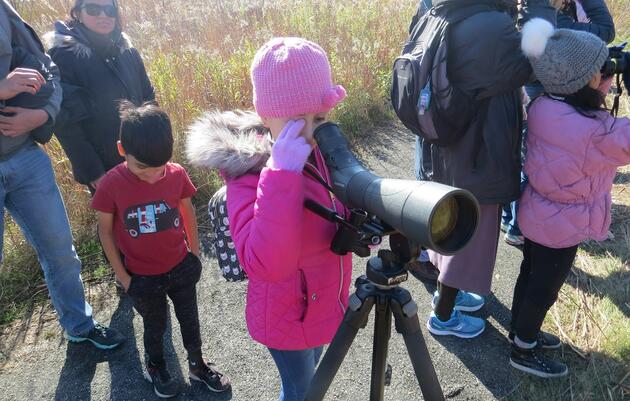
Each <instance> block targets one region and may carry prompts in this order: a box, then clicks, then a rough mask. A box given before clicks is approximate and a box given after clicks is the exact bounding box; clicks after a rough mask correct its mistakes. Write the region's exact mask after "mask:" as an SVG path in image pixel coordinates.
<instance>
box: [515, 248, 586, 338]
mask: <svg viewBox="0 0 630 401" xmlns="http://www.w3.org/2000/svg"><path fill="white" fill-rule="evenodd" d="M577 249H578V245H575V246H572V247H569V248H560V249H554V248H548V247H546V246H544V245H540V244H538V243H536V242H533V241H530V240H529V239H527V238H525V245H524V248H523V262H522V263H521V273H520V274H519V276H518V279H517V280H516V286H515V287H514V298H513V300H512V324H511V326H512V331H513V332H515V333H516V335H517V336H518V338H520V339H521V340H523V341H525V342H528V343H533V342H534V341H536V336H537V335H538V332H539V331H540V328H541V326H542V324H543V321H544V320H545V316H546V315H547V312H548V311H549V308H551V306H552V305H553V304H554V303H555V302H556V300H557V299H558V293H559V292H560V288H562V284H564V281H565V280H566V278H567V276H568V275H569V271H571V266H573V261H574V260H575V255H576V253H577Z"/></svg>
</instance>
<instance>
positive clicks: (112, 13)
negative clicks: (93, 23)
mask: <svg viewBox="0 0 630 401" xmlns="http://www.w3.org/2000/svg"><path fill="white" fill-rule="evenodd" d="M81 8H83V9H84V10H85V13H86V14H87V15H89V16H91V17H98V16H99V15H101V13H102V12H104V13H105V15H106V16H108V17H109V18H116V16H117V15H118V10H117V9H116V7H114V6H112V5H107V6H102V5H100V4H94V3H86V4H84V5H83V7H81Z"/></svg>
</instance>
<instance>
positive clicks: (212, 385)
mask: <svg viewBox="0 0 630 401" xmlns="http://www.w3.org/2000/svg"><path fill="white" fill-rule="evenodd" d="M188 369H189V373H188V377H189V378H190V380H194V381H197V382H201V383H203V384H205V385H206V387H208V390H210V391H214V392H215V393H222V392H224V391H227V390H229V389H231V388H232V386H231V384H230V378H229V377H227V376H226V375H224V374H223V373H221V372H219V371H218V370H217V369H216V367H215V365H214V364H208V363H207V362H206V361H201V362H197V363H195V362H190V361H189V362H188Z"/></svg>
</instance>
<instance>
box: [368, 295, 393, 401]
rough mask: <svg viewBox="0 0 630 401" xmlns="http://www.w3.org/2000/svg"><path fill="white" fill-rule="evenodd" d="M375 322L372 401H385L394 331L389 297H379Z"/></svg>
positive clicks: (371, 386) (371, 384)
mask: <svg viewBox="0 0 630 401" xmlns="http://www.w3.org/2000/svg"><path fill="white" fill-rule="evenodd" d="M375 307H376V319H375V321H374V344H373V346H372V380H371V382H370V401H383V399H384V397H385V365H386V364H387V347H388V345H389V339H390V336H391V329H392V312H391V309H390V306H389V298H388V297H378V298H377V301H376V304H375Z"/></svg>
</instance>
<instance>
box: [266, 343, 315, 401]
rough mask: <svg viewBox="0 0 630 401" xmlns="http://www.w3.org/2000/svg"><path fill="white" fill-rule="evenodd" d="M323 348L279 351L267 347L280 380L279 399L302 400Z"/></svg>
mask: <svg viewBox="0 0 630 401" xmlns="http://www.w3.org/2000/svg"><path fill="white" fill-rule="evenodd" d="M323 349H324V347H317V348H311V349H305V350H300V351H280V350H276V349H271V348H269V352H270V353H271V357H272V358H273V360H274V362H275V363H276V366H277V367H278V371H279V372H280V379H281V380H282V386H281V387H280V398H279V401H303V400H304V397H305V396H306V391H307V390H308V386H309V384H311V380H312V379H313V375H314V374H315V367H316V366H317V362H319V358H320V357H321V356H322V351H323Z"/></svg>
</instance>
